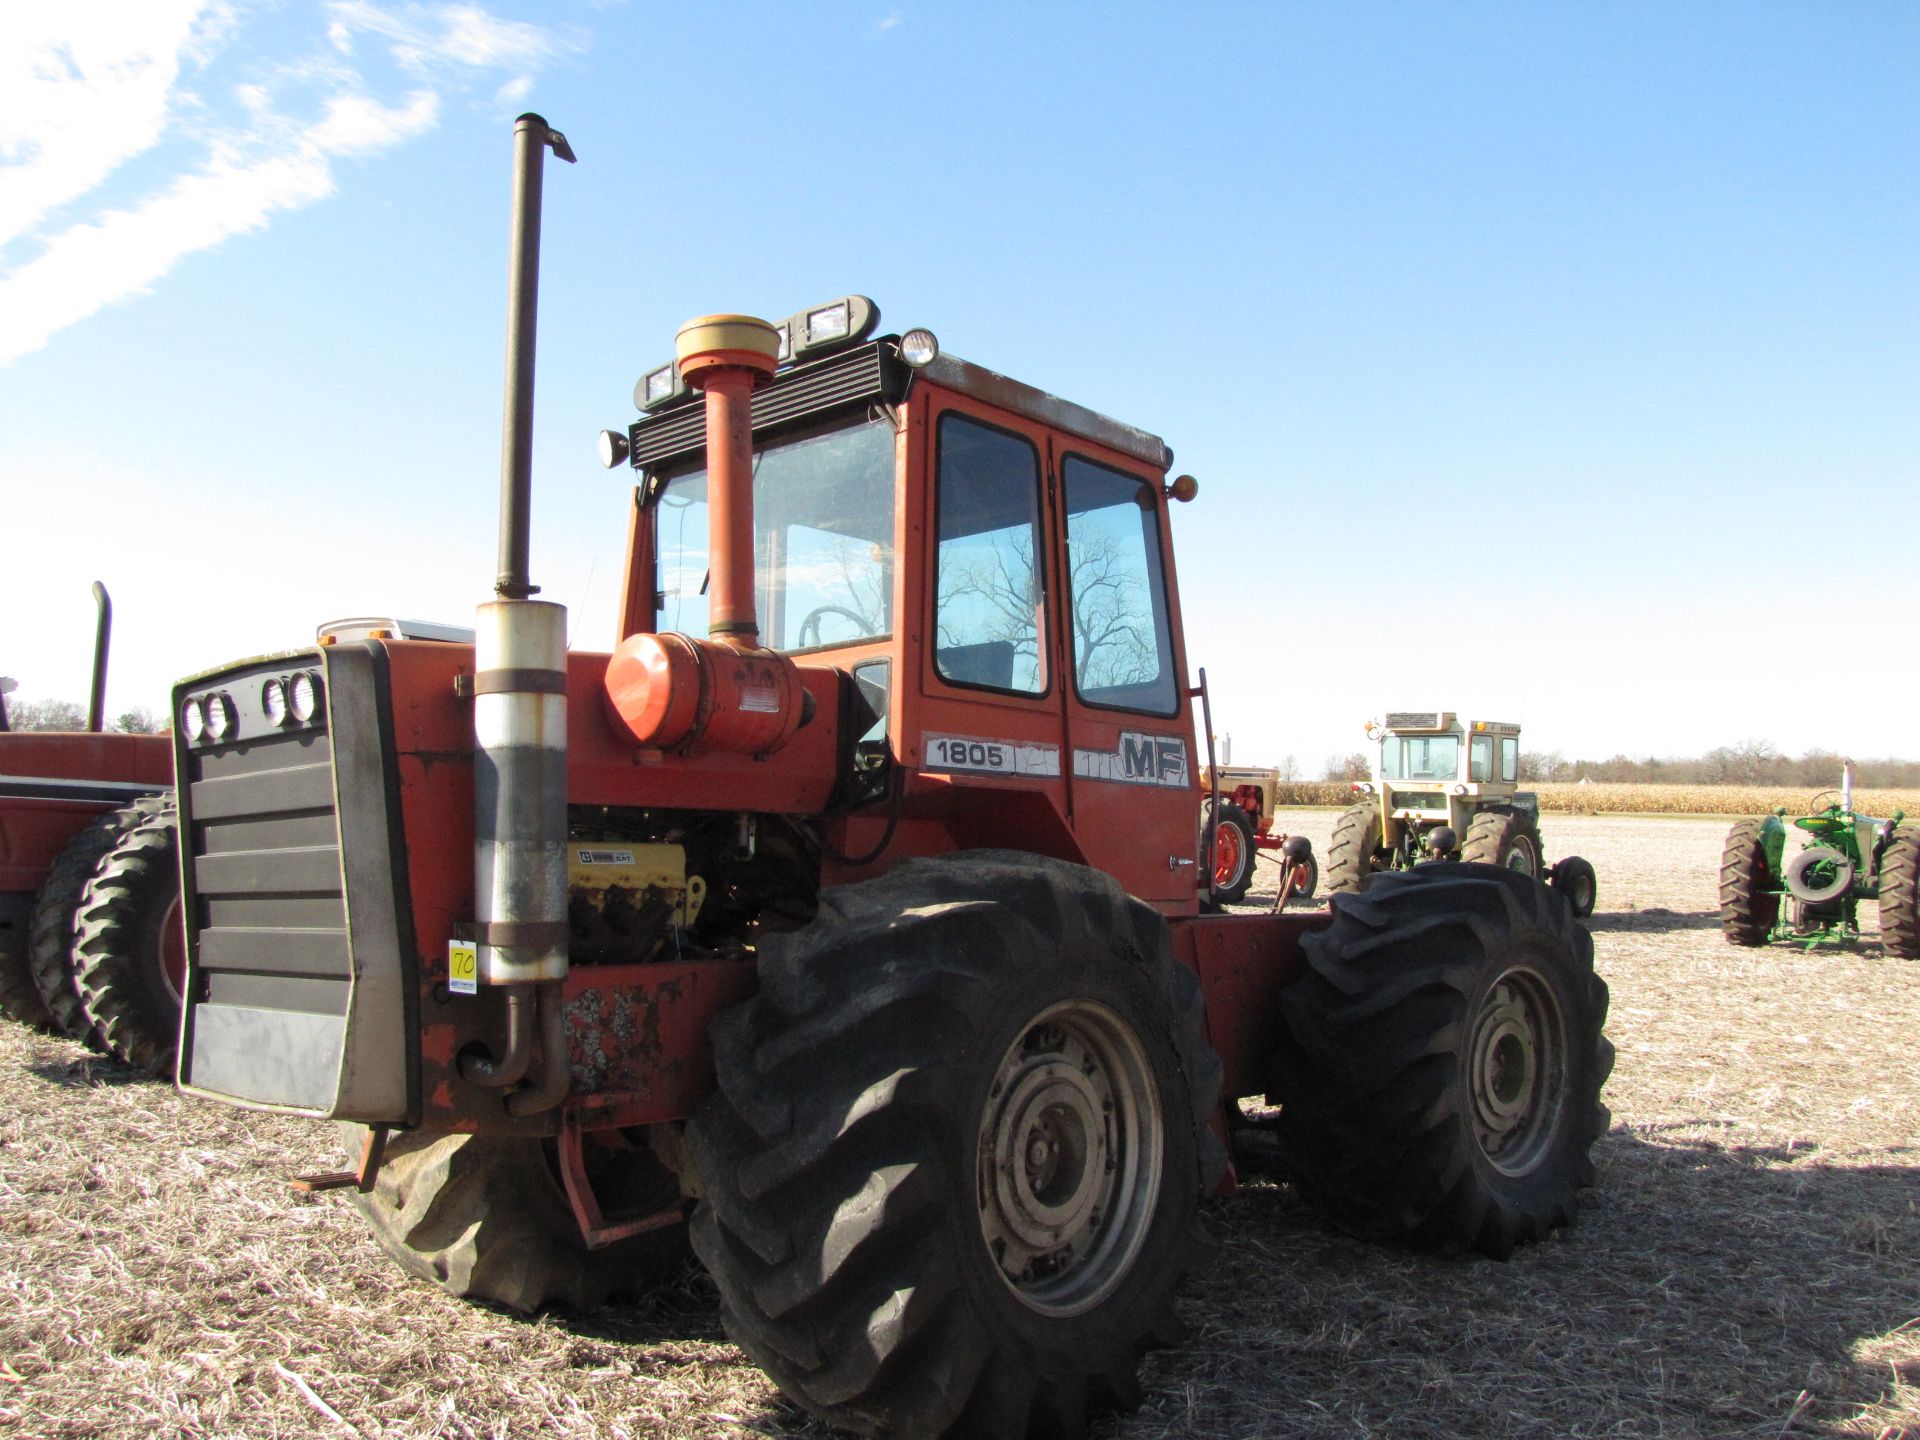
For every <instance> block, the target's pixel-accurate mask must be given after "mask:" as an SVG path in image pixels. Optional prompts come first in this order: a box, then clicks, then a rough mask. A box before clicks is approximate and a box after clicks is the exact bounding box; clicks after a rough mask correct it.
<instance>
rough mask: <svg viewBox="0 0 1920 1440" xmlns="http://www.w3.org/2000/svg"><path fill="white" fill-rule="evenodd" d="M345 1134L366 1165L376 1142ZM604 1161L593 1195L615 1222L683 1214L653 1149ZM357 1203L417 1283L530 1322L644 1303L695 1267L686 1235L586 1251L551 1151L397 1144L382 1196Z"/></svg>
mask: <svg viewBox="0 0 1920 1440" xmlns="http://www.w3.org/2000/svg"><path fill="white" fill-rule="evenodd" d="M341 1128H342V1130H343V1132H344V1136H343V1138H344V1139H345V1141H346V1149H347V1153H348V1155H349V1157H350V1158H351V1160H352V1161H353V1163H354V1164H356V1165H357V1164H358V1163H359V1159H360V1146H361V1142H362V1140H363V1139H364V1138H365V1136H366V1131H365V1130H364V1129H363V1128H362V1127H360V1126H358V1125H344V1126H342V1127H341ZM596 1148H597V1147H596ZM599 1159H600V1163H599V1165H598V1166H597V1167H595V1168H596V1169H597V1170H598V1171H599V1172H600V1173H598V1174H595V1175H594V1177H593V1178H594V1189H595V1192H596V1195H597V1196H604V1197H605V1200H606V1203H607V1208H608V1209H609V1210H612V1209H613V1208H614V1205H615V1203H617V1204H618V1205H619V1207H620V1208H621V1209H623V1210H627V1211H631V1212H632V1213H635V1214H650V1213H655V1212H657V1211H660V1210H665V1209H669V1208H671V1207H672V1206H674V1205H676V1204H678V1203H679V1201H680V1186H679V1182H678V1181H677V1180H676V1179H675V1178H674V1176H673V1174H672V1172H671V1171H669V1170H668V1169H667V1168H666V1167H665V1166H664V1165H662V1164H661V1163H660V1162H659V1161H658V1160H657V1159H655V1158H654V1156H653V1154H652V1152H651V1151H650V1150H648V1149H647V1148H646V1147H645V1146H644V1145H642V1146H640V1147H639V1148H636V1149H630V1150H629V1149H623V1150H616V1151H608V1152H605V1153H604V1154H602V1155H600V1157H599ZM353 1203H354V1205H355V1206H356V1207H357V1208H358V1209H359V1210H360V1213H361V1214H362V1215H364V1216H366V1218H367V1222H368V1223H369V1224H370V1225H371V1226H372V1227H373V1234H374V1238H375V1239H376V1240H377V1241H379V1243H380V1248H381V1249H383V1250H385V1251H386V1252H387V1254H388V1255H390V1256H392V1257H393V1258H394V1259H395V1260H396V1261H398V1262H399V1264H400V1267H401V1268H402V1269H403V1270H405V1271H406V1272H407V1273H408V1274H410V1275H414V1276H417V1277H418V1278H420V1279H422V1280H430V1281H432V1282H433V1283H434V1284H436V1285H438V1286H439V1287H440V1288H441V1289H443V1290H445V1291H447V1292H448V1293H450V1294H453V1295H458V1296H461V1297H463V1298H465V1299H469V1300H484V1301H489V1302H491V1303H493V1304H495V1305H504V1306H506V1307H508V1308H509V1309H512V1310H519V1311H522V1312H524V1313H529V1314H530V1313H532V1312H533V1311H535V1310H539V1309H542V1308H543V1307H545V1306H548V1305H555V1304H559V1305H566V1306H569V1307H570V1308H572V1309H574V1310H591V1309H594V1308H595V1307H596V1306H599V1305H601V1304H603V1303H605V1302H606V1301H607V1300H608V1299H609V1298H610V1297H612V1296H614V1295H631V1296H641V1295H645V1294H646V1293H647V1292H648V1291H649V1290H651V1289H653V1288H654V1287H656V1286H658V1285H660V1284H662V1283H664V1282H665V1281H666V1280H668V1279H671V1278H672V1277H673V1276H674V1275H676V1274H678V1273H679V1272H680V1270H681V1269H682V1268H683V1267H684V1265H685V1263H686V1259H687V1238H686V1237H687V1231H686V1226H685V1225H676V1226H671V1227H668V1228H666V1229H661V1230H652V1231H647V1232H644V1233H642V1234H639V1235H635V1236H632V1237H630V1238H629V1239H626V1240H622V1241H619V1242H617V1243H616V1244H613V1245H609V1246H606V1247H604V1248H601V1249H597V1250H594V1249H588V1248H587V1243H586V1240H585V1239H584V1238H583V1237H582V1236H581V1234H580V1227H579V1226H578V1225H577V1224H576V1223H575V1222H574V1219H573V1211H572V1210H571V1209H570V1208H569V1206H568V1204H567V1196H566V1191H565V1190H564V1189H563V1188H562V1186H561V1184H560V1180H559V1177H558V1174H557V1173H556V1170H555V1162H554V1158H553V1156H552V1154H551V1150H550V1146H549V1143H548V1142H543V1141H540V1140H532V1139H521V1138H512V1137H505V1136H487V1135H437V1134H432V1133H426V1132H419V1131H409V1132H405V1133H402V1134H397V1135H393V1136H391V1137H389V1138H388V1140H387V1148H386V1156H385V1159H384V1160H383V1162H382V1164H381V1166H380V1174H379V1177H378V1179H376V1180H375V1182H374V1188H373V1191H372V1193H370V1194H366V1195H362V1194H360V1193H359V1192H358V1191H355V1192H354V1194H353Z"/></svg>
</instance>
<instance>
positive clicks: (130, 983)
mask: <svg viewBox="0 0 1920 1440" xmlns="http://www.w3.org/2000/svg"><path fill="white" fill-rule="evenodd" d="M93 595H94V601H95V604H96V605H97V607H98V613H99V621H98V626H97V630H96V633H95V639H94V655H93V684H92V690H91V694H90V697H89V700H88V706H87V728H86V729H85V730H84V731H54V730H30V731H15V730H13V729H11V727H10V724H9V721H8V716H7V709H6V697H5V695H3V694H0V1012H3V1013H5V1014H6V1015H8V1016H9V1017H11V1018H12V1019H15V1020H18V1021H21V1022H23V1023H25V1024H29V1025H37V1026H40V1027H43V1028H45V1029H50V1030H55V1031H58V1032H60V1033H62V1034H65V1035H67V1036H69V1037H71V1038H73V1039H75V1040H83V1041H87V1042H89V1043H91V1044H94V1045H96V1046H98V1047H100V1048H104V1049H106V1050H109V1051H111V1052H112V1053H113V1054H115V1055H117V1056H118V1057H119V1058H121V1059H122V1060H125V1061H127V1062H128V1063H130V1064H134V1065H139V1066H141V1067H143V1068H144V1069H147V1070H149V1071H152V1072H153V1073H154V1074H157V1075H167V1076H171V1075H172V1073H173V1068H174V1050H175V1043H176V1041H175V1037H176V1035H177V1034H178V1031H179V1027H180V997H181V994H182V991H183V987H184V984H185V980H186V941H185V937H184V935H183V933H182V931H181V924H180V882H179V863H178V858H177V846H176V840H175V824H174V808H173V797H172V794H171V790H172V785H173V753H172V752H173V743H172V741H171V740H170V739H168V737H166V736H164V735H126V734H118V733H109V732H107V731H106V730H105V728H104V727H105V697H106V680H107V651H108V644H109V639H110V636H111V633H112V624H113V607H112V602H111V601H110V600H109V598H108V596H107V591H106V587H105V586H103V585H101V584H100V583H99V582H98V581H95V582H94V586H93Z"/></svg>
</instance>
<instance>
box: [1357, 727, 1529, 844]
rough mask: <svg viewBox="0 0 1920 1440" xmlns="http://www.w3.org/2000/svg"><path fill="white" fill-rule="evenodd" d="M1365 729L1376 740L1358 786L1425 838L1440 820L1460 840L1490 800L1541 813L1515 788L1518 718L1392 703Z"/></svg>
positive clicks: (1385, 814)
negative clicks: (1465, 716)
mask: <svg viewBox="0 0 1920 1440" xmlns="http://www.w3.org/2000/svg"><path fill="white" fill-rule="evenodd" d="M1367 734H1368V736H1369V737H1370V738H1372V739H1373V740H1374V741H1375V742H1376V744H1375V749H1374V753H1373V755H1372V756H1371V757H1370V759H1371V762H1372V769H1373V778H1372V780H1371V781H1362V782H1361V783H1360V785H1359V786H1358V787H1357V788H1358V789H1359V791H1360V793H1361V794H1363V795H1366V796H1369V797H1376V796H1377V797H1378V799H1379V802H1380V812H1381V815H1382V818H1383V819H1385V820H1387V821H1399V822H1402V823H1403V824H1405V825H1410V826H1412V827H1414V828H1415V829H1416V830H1417V831H1418V832H1419V834H1420V836H1421V838H1422V839H1423V840H1424V839H1428V838H1431V836H1432V835H1433V833H1434V832H1435V831H1436V830H1437V829H1438V827H1440V826H1442V825H1444V826H1446V827H1447V828H1448V829H1449V830H1450V832H1451V834H1452V836H1453V837H1455V839H1456V840H1457V839H1458V837H1461V836H1464V835H1465V834H1466V833H1467V828H1468V826H1469V824H1470V823H1471V822H1472V818H1473V816H1474V815H1475V814H1477V813H1478V812H1479V811H1480V810H1482V809H1484V808H1485V807H1486V806H1487V805H1490V804H1494V803H1500V804H1507V805H1513V806H1515V807H1516V808H1518V809H1522V810H1527V811H1529V812H1531V813H1532V814H1534V815H1536V816H1537V815H1538V814H1539V805H1538V803H1537V802H1534V801H1533V797H1532V796H1531V795H1522V794H1521V793H1520V787H1519V784H1518V780H1519V775H1520V727H1519V726H1518V725H1511V724H1507V723H1505V722H1503V721H1499V720H1461V719H1459V718H1458V717H1457V716H1456V715H1455V714H1454V712H1453V711H1451V710H1424V711H1423V710H1391V711H1388V712H1387V717H1386V720H1385V721H1384V723H1383V722H1380V721H1373V720H1369V721H1368V722H1367ZM1529 802H1533V803H1529ZM1440 838H1441V839H1442V840H1443V841H1444V840H1446V839H1447V837H1446V836H1441V837H1440ZM1423 848H1424V847H1423ZM1447 848H1448V849H1451V848H1452V847H1451V846H1448V847H1447Z"/></svg>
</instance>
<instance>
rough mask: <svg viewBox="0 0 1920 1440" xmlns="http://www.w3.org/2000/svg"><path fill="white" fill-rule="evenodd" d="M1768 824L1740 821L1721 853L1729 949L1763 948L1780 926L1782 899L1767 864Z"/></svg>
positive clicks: (1722, 914)
mask: <svg viewBox="0 0 1920 1440" xmlns="http://www.w3.org/2000/svg"><path fill="white" fill-rule="evenodd" d="M1766 824H1767V822H1766V821H1765V820H1741V821H1739V822H1737V823H1736V824H1735V825H1734V827H1733V828H1732V829H1731V830H1729V831H1727V843H1726V845H1725V846H1724V847H1722V849H1721V851H1720V929H1721V932H1722V933H1723V934H1724V935H1725V936H1726V937H1727V943H1728V944H1729V945H1747V946H1752V945H1764V944H1766V943H1767V937H1768V936H1769V935H1771V934H1772V933H1773V927H1774V926H1775V925H1777V924H1779V923H1780V895H1779V893H1778V892H1777V891H1776V890H1774V889H1773V885H1774V878H1773V867H1772V866H1771V865H1770V864H1768V863H1767V847H1766V841H1765V831H1766Z"/></svg>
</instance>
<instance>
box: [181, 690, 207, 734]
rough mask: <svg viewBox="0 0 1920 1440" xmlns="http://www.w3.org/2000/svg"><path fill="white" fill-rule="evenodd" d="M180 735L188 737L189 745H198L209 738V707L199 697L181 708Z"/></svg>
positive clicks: (186, 702) (188, 701)
mask: <svg viewBox="0 0 1920 1440" xmlns="http://www.w3.org/2000/svg"><path fill="white" fill-rule="evenodd" d="M180 733H181V734H182V735H184V736H186V737H187V742H188V743H189V744H198V743H199V742H200V741H202V740H204V739H206V738H207V707H206V705H205V704H204V703H203V702H202V701H201V699H200V697H199V696H198V695H196V696H194V697H193V698H192V699H190V700H187V701H185V702H184V703H182V705H181V706H180Z"/></svg>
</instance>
